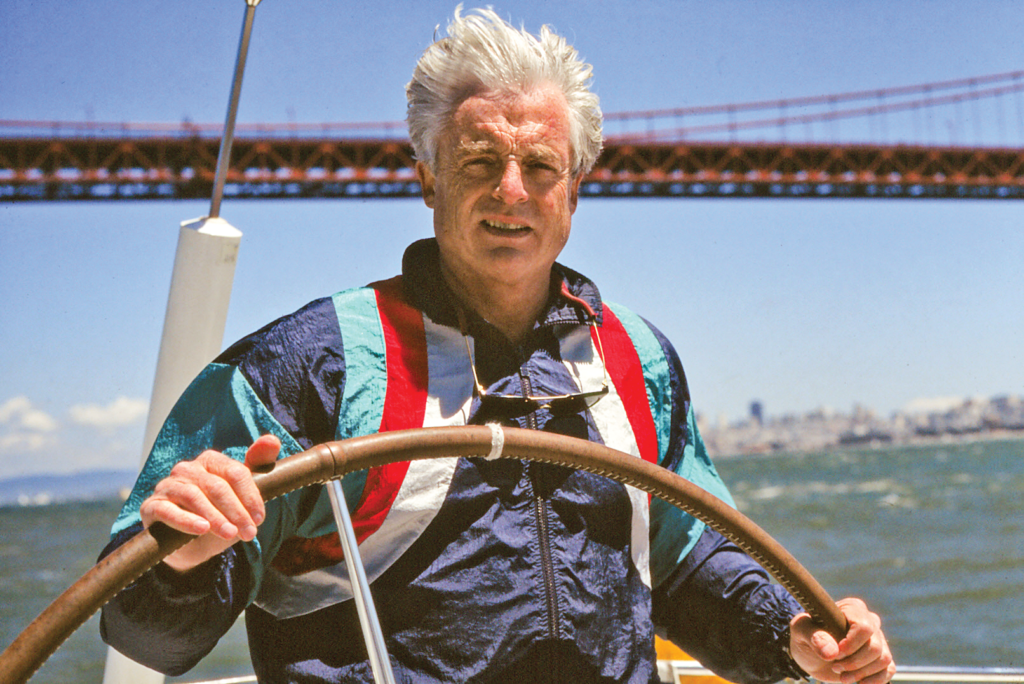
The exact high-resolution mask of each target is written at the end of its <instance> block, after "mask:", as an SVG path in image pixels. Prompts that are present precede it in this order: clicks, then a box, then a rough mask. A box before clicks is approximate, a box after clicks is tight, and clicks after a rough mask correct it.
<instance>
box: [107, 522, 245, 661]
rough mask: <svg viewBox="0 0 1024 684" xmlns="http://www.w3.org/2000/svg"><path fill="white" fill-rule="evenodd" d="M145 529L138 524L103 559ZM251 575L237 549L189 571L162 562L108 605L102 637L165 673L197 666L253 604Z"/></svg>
mask: <svg viewBox="0 0 1024 684" xmlns="http://www.w3.org/2000/svg"><path fill="white" fill-rule="evenodd" d="M141 529H142V526H141V524H139V525H133V526H131V527H129V528H127V529H125V530H124V531H123V532H121V533H120V534H118V535H115V537H114V539H113V540H111V542H110V544H109V545H108V546H107V547H106V548H105V549H104V550H103V553H102V554H101V555H100V558H101V559H102V558H104V557H106V556H107V555H109V554H110V553H111V552H112V551H113V550H114V549H116V548H117V547H118V546H120V545H121V544H123V543H124V542H125V541H127V540H128V539H130V538H131V537H132V536H133V535H134V534H135V533H137V532H138V531H139V530H141ZM250 584H251V573H250V570H249V568H248V566H247V563H246V562H245V556H244V553H242V552H241V550H240V549H239V548H237V547H233V548H230V549H228V550H227V551H225V552H224V553H222V554H220V555H219V556H215V557H213V558H211V559H210V560H208V561H207V562H206V563H203V564H202V565H200V566H199V567H196V568H194V569H192V570H190V571H189V572H186V573H180V574H179V573H176V572H175V571H174V570H171V569H170V568H168V567H166V566H164V565H163V564H162V563H161V564H160V565H157V566H156V567H155V568H153V569H152V570H150V571H149V572H147V573H145V574H143V575H142V576H141V577H139V578H138V579H137V580H135V581H134V582H132V583H131V584H130V585H128V586H127V587H125V589H124V590H123V591H121V592H120V593H119V594H118V595H117V596H116V597H114V599H113V600H111V601H110V602H109V603H108V604H107V605H105V606H104V607H103V613H102V616H101V618H100V636H101V637H102V638H103V641H104V642H106V643H107V644H108V645H110V646H112V647H113V648H115V649H117V650H118V651H120V652H121V653H124V654H125V655H127V656H128V657H130V658H131V659H132V660H135V661H136V662H139V663H142V664H143V665H145V666H146V667H148V668H150V669H152V670H156V671H158V672H161V673H163V674H165V675H170V676H176V675H181V674H184V673H185V672H187V671H188V670H190V669H192V667H194V666H195V665H196V664H197V663H198V662H199V661H200V660H202V659H203V658H204V657H205V656H206V654H208V653H209V652H210V651H211V650H213V647H214V646H216V644H217V641H218V640H219V639H220V637H221V636H223V635H224V633H225V632H227V631H228V629H230V627H231V625H233V624H234V622H235V620H236V619H237V618H238V616H239V614H241V612H242V610H243V609H244V608H245V606H246V603H247V602H248V596H249V592H250Z"/></svg>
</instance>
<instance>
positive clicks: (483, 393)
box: [458, 309, 609, 419]
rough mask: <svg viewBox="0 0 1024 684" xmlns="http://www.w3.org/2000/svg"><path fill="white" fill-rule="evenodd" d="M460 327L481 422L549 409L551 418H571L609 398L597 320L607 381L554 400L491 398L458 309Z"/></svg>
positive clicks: (593, 327)
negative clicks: (479, 374)
mask: <svg viewBox="0 0 1024 684" xmlns="http://www.w3.org/2000/svg"><path fill="white" fill-rule="evenodd" d="M458 315H459V326H460V327H461V328H462V339H463V340H464V341H465V343H466V354H467V355H468V356H469V367H470V369H471V370H472V371H473V391H474V394H475V395H476V396H477V397H478V398H479V399H480V410H479V411H478V412H477V417H478V419H479V418H480V417H481V416H487V417H488V418H496V417H501V418H502V419H513V418H522V417H523V416H527V415H529V414H531V413H533V412H534V411H539V410H540V409H547V410H548V412H549V413H551V415H552V416H555V417H560V416H568V415H572V414H576V413H579V412H581V411H583V410H584V409H589V408H590V407H592V406H593V405H594V404H596V403H597V402H598V401H600V400H601V397H603V396H604V395H606V394H608V391H609V378H608V365H607V364H606V363H605V360H604V347H603V345H602V344H601V333H600V332H599V330H598V327H597V322H596V320H593V319H591V320H590V322H589V324H590V327H591V330H593V331H594V340H595V341H596V342H597V353H598V355H599V356H600V358H601V368H602V369H604V380H603V381H602V382H601V388H600V389H596V390H590V391H587V392H573V393H571V394H559V395H555V396H533V395H527V396H517V395H510V394H491V393H489V392H488V391H487V389H486V388H485V387H484V386H483V383H481V382H480V377H479V376H478V375H477V372H476V359H475V358H474V356H473V350H472V348H471V347H470V345H469V335H468V334H467V333H466V318H465V314H463V312H462V310H461V309H459V311H458Z"/></svg>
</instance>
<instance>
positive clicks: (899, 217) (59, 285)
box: [0, 0, 1024, 477]
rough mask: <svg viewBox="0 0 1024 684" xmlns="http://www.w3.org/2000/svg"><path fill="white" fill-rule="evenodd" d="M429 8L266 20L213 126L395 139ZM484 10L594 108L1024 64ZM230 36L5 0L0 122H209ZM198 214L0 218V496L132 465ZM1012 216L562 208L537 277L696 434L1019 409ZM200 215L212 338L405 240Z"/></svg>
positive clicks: (284, 213) (1021, 46)
mask: <svg viewBox="0 0 1024 684" xmlns="http://www.w3.org/2000/svg"><path fill="white" fill-rule="evenodd" d="M454 6H455V3H454V2H436V1H434V0H420V1H419V2H394V3H388V4H373V3H350V2H327V1H325V0H321V1H320V2H312V1H303V0H287V1H286V0H264V1H263V2H262V4H261V5H260V6H259V8H258V10H257V12H256V23H255V29H254V32H253V40H252V46H251V51H250V57H249V63H248V66H247V70H246V75H245V83H244V86H243V89H242V100H241V107H240V112H239V121H240V122H289V121H298V122H323V121H335V122H337V121H395V120H401V119H402V118H403V117H404V106H405V100H404V93H403V86H404V84H405V82H406V81H407V80H408V78H409V75H410V73H411V71H412V67H413V64H414V63H415V60H416V58H417V57H418V55H419V53H420V52H421V51H422V49H423V48H424V47H426V45H427V44H428V43H429V42H430V40H431V39H432V36H433V33H434V28H435V26H437V25H441V26H442V28H443V26H444V24H445V23H446V22H447V20H448V18H449V17H450V16H451V14H452V11H453V9H454ZM495 9H496V10H498V12H499V13H500V14H502V15H504V16H507V17H510V18H511V20H512V21H513V23H515V24H520V23H523V24H525V25H526V26H527V28H529V29H531V30H536V29H537V28H538V27H539V26H540V25H541V24H542V23H547V24H551V25H552V26H553V27H554V28H555V29H556V30H558V31H559V32H560V33H563V34H564V35H566V36H567V37H568V38H569V39H570V41H571V42H573V43H574V44H575V45H576V47H577V48H578V49H579V51H580V52H581V54H582V55H583V56H584V58H585V59H586V60H587V61H589V62H590V63H592V64H593V65H594V73H595V83H594V85H595V89H596V91H597V93H598V95H599V96H600V97H601V100H602V106H603V107H604V109H605V111H606V112H621V111H629V110H641V109H657V108H666V107H680V106H690V105H708V104H721V103H729V102H746V101H753V100H770V99H777V98H792V97H801V96H807V95H822V94H829V93H842V92H849V91H856V90H868V89H875V88H885V87H893V86H901V85H911V84H916V83H926V82H936V81H943V80H949V79H957V78H967V77H972V76H981V75H985V74H995V73H1003V72H1010V71H1015V70H1019V69H1022V68H1024V41H1021V39H1020V36H1021V35H1024V12H1021V11H1020V7H1019V4H1018V3H1017V2H1015V1H1005V2H1004V1H1001V0H989V1H987V2H985V3H971V4H969V5H965V4H964V3H961V2H952V1H945V0H936V1H933V2H914V1H907V2H899V3H892V2H882V1H881V0H879V1H873V2H867V1H863V0H861V1H857V0H851V1H847V2H797V1H795V0H791V1H782V0H762V1H759V2H753V1H750V2H713V3H712V2H651V1H644V0H631V1H622V2H590V3H583V2H573V1H569V2H558V3H549V2H540V1H531V2H516V1H509V2H498V3H496V4H495ZM243 14H244V2H243V1H242V0H216V1H211V0H175V1H174V2H139V1H137V0H136V1H128V0H116V1H115V0H96V1H94V2H87V3H69V2H66V1H63V2H58V1H56V0H5V1H4V2H3V3H2V4H0V74H2V76H0V119H32V120H74V121H81V120H93V121H158V122H172V123H173V122H180V121H182V120H184V119H186V118H187V119H190V120H192V121H194V122H212V123H218V122H222V121H223V119H224V112H225V109H226V105H227V98H228V91H229V88H230V81H231V74H232V69H233V66H234V59H235V52H236V50H237V45H238V35H239V30H240V28H241V21H242V16H243ZM1010 105H1012V101H1011V103H1010ZM1010 105H1008V106H1010ZM1016 106H1017V107H1018V109H1016V110H1014V109H1012V107H1011V108H1009V109H1007V110H1006V111H1005V112H1004V116H1005V122H1008V123H1004V124H1001V125H999V126H997V124H996V121H995V117H993V116H979V115H978V112H976V111H974V110H971V109H970V108H967V109H966V110H965V111H966V112H967V117H968V118H969V117H971V116H972V115H973V116H975V117H976V120H972V121H964V122H958V123H957V124H956V125H962V126H963V127H964V130H965V131H970V132H971V135H975V132H977V131H980V132H981V134H982V136H983V138H984V141H985V142H987V143H992V144H1001V145H1009V146H1015V147H1020V146H1022V145H1024V131H1022V130H1021V128H1022V126H1024V124H1020V123H1019V121H1020V120H1021V116H1022V115H1021V113H1020V109H1019V107H1020V102H1019V100H1018V103H1017V105H1016ZM941 116H943V117H947V118H944V119H940V120H939V121H938V124H937V126H938V129H939V130H948V131H949V132H950V135H952V134H953V133H952V131H953V123H952V122H950V121H949V120H948V117H949V116H951V115H949V114H945V113H944V114H941ZM851 125H852V124H851ZM909 127H910V124H909V123H906V122H902V121H901V120H899V119H895V118H893V119H890V120H888V121H887V122H886V129H885V130H886V131H887V134H888V135H890V136H892V137H893V141H895V139H897V138H898V137H899V136H900V135H903V134H904V133H905V132H906V130H909ZM800 133H801V132H800V131H793V132H792V133H790V135H791V136H792V137H793V139H797V138H799V137H800ZM818 135H821V134H820V133H819V134H818ZM963 135H964V136H966V137H968V138H970V136H967V135H966V133H965V134H963ZM940 142H948V141H944V140H940ZM207 210H208V202H200V201H196V202H139V203H131V202H127V203H83V204H69V203H52V204H13V203H0V477H8V476H13V475H20V474H25V473H29V472H44V471H74V470H77V469H81V468H90V467H134V466H135V465H137V463H138V460H139V458H140V456H141V454H140V453H139V451H140V449H141V442H142V429H143V423H144V419H145V410H146V402H147V401H148V399H149V395H150V390H151V387H150V386H151V383H152V378H153V372H154V369H155V363H156V355H157V349H158V345H159V339H160V330H161V325H162V319H163V312H164V307H165V304H166V296H167V288H168V284H169V280H170V270H171V266H172V263H173V258H174V248H175V242H176V239H177V231H178V224H179V223H180V222H181V221H184V220H187V219H191V218H195V217H198V216H202V215H203V214H205V213H206V212H207ZM1022 211H1024V206H1022V205H1021V204H1020V203H1019V202H992V201H989V202H984V201H966V202H955V201H882V200H878V201H876V200H846V201H841V200H815V201H807V200H769V201H765V200H694V199H688V200H667V199H666V200H638V201H631V200H598V199H584V200H583V201H582V202H581V204H580V208H579V210H578V211H577V213H576V216H575V217H574V224H573V226H574V227H573V237H572V238H571V239H570V243H569V247H568V248H567V250H566V252H565V253H564V255H563V259H562V260H563V262H565V263H566V264H568V265H570V266H572V267H574V268H577V269H579V270H581V271H583V272H584V273H586V274H588V275H590V276H591V277H593V278H594V279H595V280H596V281H597V283H598V285H599V286H600V287H601V289H602V291H603V293H604V294H605V296H606V297H607V298H609V299H612V300H614V301H618V302H621V303H624V304H627V305H629V306H631V307H632V308H633V309H634V310H636V311H638V312H639V313H641V314H642V315H644V316H646V317H648V318H649V319H651V320H652V321H653V322H654V323H655V324H656V325H657V326H658V327H660V328H661V329H662V330H663V331H664V332H666V333H667V334H668V336H669V337H670V338H671V339H672V340H673V341H674V342H675V344H676V346H677V348H678V350H679V352H680V355H681V357H682V359H683V362H684V364H685V366H686V368H687V373H688V376H689V380H690V385H691V391H692V394H693V396H694V402H695V406H696V407H697V409H698V410H699V411H700V412H702V413H704V414H706V415H708V416H709V417H718V416H720V415H724V416H726V417H728V418H730V419H733V418H738V417H740V416H742V415H744V414H745V413H746V412H747V407H748V404H749V402H750V401H751V400H752V399H759V400H761V401H763V402H764V404H765V409H766V411H767V412H768V413H769V414H780V413H783V412H789V411H806V410H811V409H814V408H816V407H818V406H822V405H826V406H831V407H833V408H835V409H838V410H843V411H846V410H849V409H850V408H851V407H852V406H853V404H854V403H857V402H860V403H862V404H864V405H867V406H870V407H874V408H875V409H876V410H878V411H879V412H882V413H888V412H889V411H892V410H895V409H898V408H900V407H902V406H904V405H906V404H907V403H908V402H910V401H912V400H914V399H917V398H920V397H940V396H964V397H966V396H974V395H983V396H989V395H995V394H1005V393H1022V392H1024V358H1022V353H1021V349H1022V348H1024V315H1021V313H1020V312H1021V311H1024V282H1022V276H1021V270H1022V269H1021V266H1020V264H1021V263H1024V229H1022V225H1021V224H1022ZM222 215H223V217H224V218H226V219H227V220H229V221H230V222H231V223H232V224H234V225H235V226H236V227H238V228H239V229H240V230H241V231H242V232H243V233H244V237H243V239H242V247H241V253H240V258H239V264H238V270H237V273H236V280H235V288H234V294H233V299H232V306H231V311H230V313H229V318H228V325H227V331H226V333H225V344H227V343H229V342H230V341H232V340H233V339H236V338H237V337H239V336H241V335H243V334H245V333H247V332H249V331H251V330H253V329H255V328H257V327H259V326H261V325H262V324H264V323H266V322H267V321H269V320H271V319H272V318H275V317H277V316H279V315H281V314H284V313H286V312H288V311H291V310H293V309H295V308H297V307H298V306H301V305H302V304H304V303H305V302H306V301H308V300H309V299H312V298H314V297H317V296H320V295H324V294H329V293H331V292H334V291H337V290H340V289H344V288H348V287H353V286H358V285H361V284H364V283H366V282H368V281H371V280H376V279H379V278H382V277H387V276H389V275H392V274H394V273H395V272H397V270H398V267H399V262H400V257H401V251H402V248H403V247H404V245H405V244H407V243H408V242H410V241H412V240H414V239H417V238H419V237H424V236H427V235H428V234H429V232H430V215H429V212H428V210H427V209H426V208H425V207H424V206H423V205H422V203H420V202H418V201H415V200H398V201H355V200H352V201H350V200H345V201H341V200H336V201H308V202H307V201H302V202H297V201H259V202H254V201H232V200H226V201H225V203H224V205H223V207H222Z"/></svg>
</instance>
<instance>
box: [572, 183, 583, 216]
mask: <svg viewBox="0 0 1024 684" xmlns="http://www.w3.org/2000/svg"><path fill="white" fill-rule="evenodd" d="M582 182H583V174H582V173H579V174H577V175H576V177H575V178H572V179H570V180H569V213H570V214H574V213H576V205H577V204H579V202H580V183H582Z"/></svg>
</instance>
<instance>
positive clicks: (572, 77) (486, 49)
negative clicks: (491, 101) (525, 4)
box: [405, 5, 602, 175]
mask: <svg viewBox="0 0 1024 684" xmlns="http://www.w3.org/2000/svg"><path fill="white" fill-rule="evenodd" d="M472 12H473V13H472V14H470V15H467V16H462V5H459V6H458V7H456V8H455V16H454V18H453V19H452V22H451V24H449V25H448V37H447V38H442V39H440V40H437V41H435V42H434V43H433V44H432V45H431V46H430V47H428V48H427V49H426V51H424V53H423V56H422V57H420V60H419V62H418V63H417V64H416V69H415V70H414V71H413V75H412V80H411V81H410V82H409V84H408V85H407V86H406V89H405V94H406V98H407V99H408V113H407V121H408V124H409V137H410V138H411V139H412V146H413V150H414V151H415V154H416V158H417V159H419V160H420V161H423V162H424V163H426V165H427V166H428V167H430V168H431V169H432V170H433V169H435V162H436V160H437V145H438V140H439V139H440V137H441V133H442V132H443V130H444V128H445V126H446V125H447V124H448V121H449V119H450V117H451V115H452V114H453V113H454V111H455V109H456V108H457V107H458V106H459V104H461V103H462V101H463V100H465V99H466V98H467V97H470V96H471V95H474V94H477V93H479V92H481V91H483V90H495V91H499V92H512V93H522V92H526V91H527V90H529V89H530V88H533V87H536V86H540V85H545V84H551V85H554V86H555V87H556V88H558V89H559V90H560V91H561V92H562V94H563V95H564V96H565V100H566V102H567V103H568V105H569V137H570V140H569V143H570V147H571V149H572V172H573V174H574V175H577V174H585V173H587V172H588V171H590V169H591V168H593V166H594V163H595V162H596V161H597V156H598V155H599V154H600V153H601V141H602V137H601V108H600V105H599V103H598V98H597V95H595V94H594V93H592V92H591V91H590V80H591V67H590V65H589V64H585V63H584V62H582V61H581V60H580V58H579V55H578V53H577V52H576V50H575V49H574V48H573V47H572V46H571V45H569V44H568V43H567V42H566V40H565V38H562V37H561V36H558V35H556V34H555V33H554V32H553V31H552V30H551V29H550V28H548V27H547V26H543V27H541V29H540V34H539V35H538V36H534V35H532V34H530V33H528V32H527V31H526V30H525V29H519V30H517V29H515V28H513V27H512V26H511V25H509V24H508V23H507V22H505V21H504V20H502V19H501V17H499V16H498V15H497V14H496V13H495V12H494V11H493V10H491V9H479V10H472Z"/></svg>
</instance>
